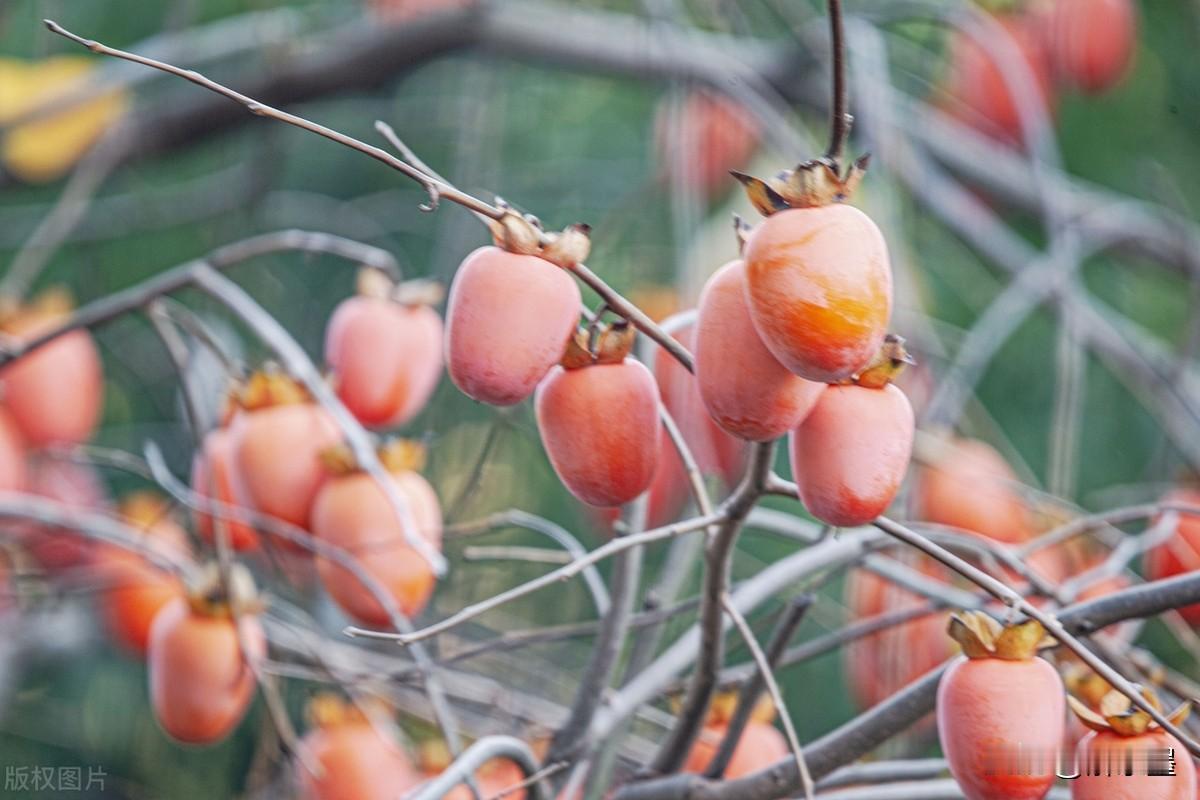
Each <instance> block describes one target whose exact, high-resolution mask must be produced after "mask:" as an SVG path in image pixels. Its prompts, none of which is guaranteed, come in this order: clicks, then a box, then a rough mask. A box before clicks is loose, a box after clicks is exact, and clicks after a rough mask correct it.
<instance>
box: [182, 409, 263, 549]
mask: <svg viewBox="0 0 1200 800" xmlns="http://www.w3.org/2000/svg"><path fill="white" fill-rule="evenodd" d="M233 460H234V459H233V435H232V433H231V432H230V430H229V428H225V427H222V428H214V429H213V430H211V431H209V432H208V433H207V434H206V435H205V437H204V443H203V445H202V446H201V448H200V450H198V451H197V452H196V455H195V457H194V458H193V459H192V490H193V491H194V492H196V494H199V495H202V496H204V497H207V498H209V499H211V500H216V501H219V502H221V503H225V504H227V505H236V504H237V503H236V497H235V495H234V477H233V471H234V468H233ZM195 519H196V530H197V531H198V532H199V533H200V535H201V536H203V537H204V539H205V540H206V541H208V542H215V541H216V534H215V532H214V529H213V518H212V517H211V516H209V515H208V514H201V513H199V512H197V513H196V515H195ZM221 524H222V525H224V526H225V529H226V531H227V532H228V536H229V544H230V546H232V547H233V549H234V550H252V549H254V548H255V547H258V534H257V533H256V532H255V531H254V528H252V527H250V526H249V525H247V524H245V523H244V522H239V521H237V520H234V519H228V518H226V519H223V520H222V521H221Z"/></svg>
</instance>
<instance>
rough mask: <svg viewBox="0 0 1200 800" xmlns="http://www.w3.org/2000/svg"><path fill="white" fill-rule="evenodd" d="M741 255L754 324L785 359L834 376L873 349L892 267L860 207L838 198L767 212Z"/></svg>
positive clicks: (829, 378)
mask: <svg viewBox="0 0 1200 800" xmlns="http://www.w3.org/2000/svg"><path fill="white" fill-rule="evenodd" d="M745 260H746V299H747V302H748V303H749V306H750V316H751V318H752V319H753V320H754V327H755V329H756V330H757V331H758V334H759V336H760V337H762V341H763V344H765V345H766V346H767V349H768V350H770V351H771V353H772V355H774V356H775V358H777V359H778V360H779V362H780V363H781V364H783V366H784V367H786V368H787V369H789V370H791V371H792V372H794V373H795V374H797V375H799V376H800V377H802V378H807V379H808V380H810V381H821V382H824V383H836V382H838V381H840V380H843V379H845V378H848V377H850V376H851V375H852V374H853V373H855V372H857V371H858V370H860V369H862V368H863V367H864V366H866V364H867V362H869V361H870V360H871V358H872V357H873V356H874V355H875V354H876V352H877V351H878V350H879V346H880V345H881V344H882V343H883V337H884V334H885V333H887V325H888V319H889V318H890V317H891V313H892V268H891V265H890V262H889V260H888V251H887V244H886V243H885V242H884V240H883V234H882V233H880V231H879V228H878V227H877V226H876V225H875V223H874V222H872V221H871V218H870V217H868V216H867V215H866V214H864V213H863V212H861V211H859V210H858V209H857V208H854V207H853V206H848V205H844V204H841V203H838V204H834V205H830V206H823V207H820V208H795V209H790V210H788V211H781V212H779V213H776V214H773V215H771V216H770V217H767V218H766V219H765V220H763V221H762V222H761V223H759V225H758V227H757V228H755V229H754V232H753V233H752V234H751V235H750V241H749V242H747V244H746V251H745Z"/></svg>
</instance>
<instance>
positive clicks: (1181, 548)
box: [1145, 487, 1200, 627]
mask: <svg viewBox="0 0 1200 800" xmlns="http://www.w3.org/2000/svg"><path fill="white" fill-rule="evenodd" d="M1162 500H1163V502H1165V503H1177V504H1180V505H1185V506H1200V489H1194V488H1191V487H1180V488H1178V489H1174V490H1172V491H1170V492H1167V494H1165V495H1164V496H1163V498H1162ZM1177 513H1179V512H1177ZM1145 566H1146V577H1147V578H1149V579H1150V580H1155V581H1157V580H1162V579H1163V578H1170V577H1171V576H1173V575H1182V574H1183V573H1185V572H1194V571H1196V570H1198V569H1200V514H1185V513H1179V521H1178V522H1177V523H1176V525H1175V532H1174V534H1172V536H1171V538H1169V539H1168V540H1167V541H1165V542H1163V543H1162V544H1160V545H1158V546H1156V547H1155V548H1153V549H1152V550H1151V551H1150V552H1149V553H1147V554H1146V559H1145ZM1177 610H1178V611H1179V613H1180V614H1182V615H1183V618H1184V619H1186V620H1187V621H1188V623H1189V624H1191V626H1192V627H1200V603H1196V604H1193V605H1190V606H1184V607H1182V608H1180V609H1177Z"/></svg>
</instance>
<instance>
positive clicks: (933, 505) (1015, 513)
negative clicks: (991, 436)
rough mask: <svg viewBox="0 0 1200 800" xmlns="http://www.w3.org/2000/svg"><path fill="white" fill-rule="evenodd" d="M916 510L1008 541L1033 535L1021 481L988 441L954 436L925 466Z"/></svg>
mask: <svg viewBox="0 0 1200 800" xmlns="http://www.w3.org/2000/svg"><path fill="white" fill-rule="evenodd" d="M916 500H917V515H918V516H919V517H920V518H921V519H924V520H928V521H929V522H934V523H937V524H939V525H949V526H951V527H955V528H962V529H963V530H968V531H973V532H974V533H978V534H981V535H983V536H986V537H987V538H989V539H994V540H996V541H998V542H1005V543H1007V544H1020V543H1022V542H1025V541H1027V540H1028V539H1029V538H1030V537H1031V536H1033V533H1034V530H1033V524H1032V520H1031V519H1030V512H1029V509H1028V508H1027V506H1026V504H1025V501H1024V498H1023V497H1022V496H1021V493H1020V482H1019V481H1018V480H1017V475H1016V473H1015V472H1013V470H1012V467H1010V466H1009V465H1008V462H1007V461H1005V460H1004V457H1003V456H1001V455H1000V453H998V452H997V451H996V449H995V448H994V447H992V446H991V445H990V444H988V443H987V442H983V441H980V440H978V439H954V440H951V441H949V442H947V444H946V447H945V448H944V449H943V450H942V452H940V453H939V454H938V455H937V457H936V460H935V462H934V463H933V464H932V465H930V466H929V467H927V468H925V469H923V470H921V473H920V478H919V480H918V481H917V487H916Z"/></svg>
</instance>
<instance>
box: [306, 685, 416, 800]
mask: <svg viewBox="0 0 1200 800" xmlns="http://www.w3.org/2000/svg"><path fill="white" fill-rule="evenodd" d="M308 715H309V717H310V719H311V721H312V724H313V728H312V730H310V731H309V732H308V733H307V734H305V736H304V739H303V740H302V741H301V746H302V747H305V748H307V750H308V753H309V754H310V755H311V756H312V757H313V758H314V759H315V760H316V762H317V763H318V764H320V765H321V773H320V774H318V775H314V774H313V773H312V771H310V770H308V769H306V768H305V767H304V765H302V764H297V767H296V775H297V778H298V779H299V783H300V787H301V796H302V797H303V798H305V800H392V799H393V798H396V797H399V796H400V795H402V794H404V792H405V790H407V789H411V788H413V787H415V786H416V785H417V784H418V783H419V782H420V780H421V776H420V773H418V772H417V769H416V767H415V766H413V763H412V761H411V759H409V757H408V754H407V753H405V752H404V749H403V748H402V747H401V746H400V741H399V735H398V733H397V732H396V730H395V727H394V726H393V725H392V724H391V723H390V722H388V721H387V720H386V719H385V718H382V717H380V718H378V719H371V718H369V717H368V716H367V715H366V714H365V713H364V712H363V711H362V710H360V709H358V708H355V707H353V706H350V705H349V704H348V703H345V702H343V701H341V700H339V699H338V698H336V697H334V696H332V695H318V696H317V697H315V698H313V700H312V701H311V702H310V703H309V708H308Z"/></svg>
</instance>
